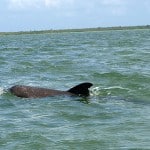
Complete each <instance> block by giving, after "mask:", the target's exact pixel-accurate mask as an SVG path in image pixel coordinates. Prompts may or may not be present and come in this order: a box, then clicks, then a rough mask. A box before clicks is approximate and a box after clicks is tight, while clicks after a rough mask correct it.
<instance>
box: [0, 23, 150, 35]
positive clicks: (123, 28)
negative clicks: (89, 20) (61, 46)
mask: <svg viewBox="0 0 150 150" xmlns="http://www.w3.org/2000/svg"><path fill="white" fill-rule="evenodd" d="M137 29H139V30H140V29H150V25H143V26H116V27H97V28H79V29H58V30H53V29H50V30H35V31H34V30H31V31H16V32H0V35H20V34H45V33H63V32H88V31H110V30H137Z"/></svg>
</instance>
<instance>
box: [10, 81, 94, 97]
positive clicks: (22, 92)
mask: <svg viewBox="0 0 150 150" xmlns="http://www.w3.org/2000/svg"><path fill="white" fill-rule="evenodd" d="M91 86H92V84H91V83H81V84H79V85H77V86H75V87H73V88H71V89H69V90H68V91H59V90H53V89H47V88H39V87H31V86H24V85H15V86H13V87H11V88H10V89H9V91H10V92H11V93H12V94H14V95H16V96H18V97H24V98H31V97H32V98H40V97H48V96H56V95H77V96H89V90H88V89H89V88H90V87H91Z"/></svg>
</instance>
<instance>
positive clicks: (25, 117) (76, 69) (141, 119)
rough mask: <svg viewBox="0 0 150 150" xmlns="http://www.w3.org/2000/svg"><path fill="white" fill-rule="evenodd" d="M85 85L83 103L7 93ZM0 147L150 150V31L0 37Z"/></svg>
mask: <svg viewBox="0 0 150 150" xmlns="http://www.w3.org/2000/svg"><path fill="white" fill-rule="evenodd" d="M82 82H91V83H93V84H94V85H93V87H92V88H91V89H90V96H89V97H88V98H82V97H69V96H55V97H46V98H37V99H32V98H29V99H26V98H18V97H16V96H14V95H12V94H10V93H9V92H8V90H7V89H8V88H10V87H11V86H13V85H16V84H23V85H30V86H38V87H46V88H52V89H59V90H68V89H69V88H71V87H73V86H75V85H77V84H79V83H82ZM0 149H1V150H99V149H100V150H106V149H107V150H109V149H110V150H120V149H123V150H128V149H150V30H121V31H115V30H114V31H113V30H112V31H99V32H98V31H97V32H66V33H59V32H58V33H47V34H20V35H19V34H18V35H13V34H12V35H0Z"/></svg>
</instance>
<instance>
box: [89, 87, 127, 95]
mask: <svg viewBox="0 0 150 150" xmlns="http://www.w3.org/2000/svg"><path fill="white" fill-rule="evenodd" d="M129 91H130V89H128V88H123V87H121V86H112V87H107V88H106V87H105V88H104V87H94V88H91V89H90V95H91V96H108V95H114V94H115V95H116V94H119V93H120V94H121V93H126V92H129Z"/></svg>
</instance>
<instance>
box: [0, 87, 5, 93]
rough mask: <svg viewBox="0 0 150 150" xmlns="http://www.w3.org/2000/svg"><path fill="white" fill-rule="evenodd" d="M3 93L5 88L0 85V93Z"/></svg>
mask: <svg viewBox="0 0 150 150" xmlns="http://www.w3.org/2000/svg"><path fill="white" fill-rule="evenodd" d="M3 93H5V90H4V89H3V88H2V87H0V95H2V94H3Z"/></svg>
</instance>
